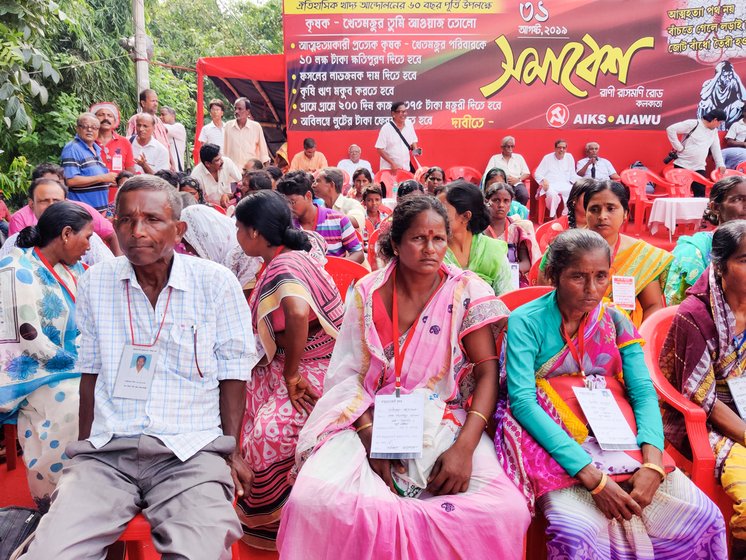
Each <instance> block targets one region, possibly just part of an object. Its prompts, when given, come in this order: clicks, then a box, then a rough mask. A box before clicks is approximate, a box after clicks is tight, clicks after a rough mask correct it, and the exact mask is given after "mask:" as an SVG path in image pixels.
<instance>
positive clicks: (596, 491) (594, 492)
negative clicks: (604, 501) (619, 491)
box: [591, 473, 609, 496]
mask: <svg viewBox="0 0 746 560" xmlns="http://www.w3.org/2000/svg"><path fill="white" fill-rule="evenodd" d="M607 482H609V475H608V474H606V473H603V474H602V475H601V482H599V483H598V486H596V487H595V488H594V489H593V490H591V496H596V495H597V494H600V493H601V492H603V490H604V488H606V483H607Z"/></svg>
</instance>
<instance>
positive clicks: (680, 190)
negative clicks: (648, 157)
mask: <svg viewBox="0 0 746 560" xmlns="http://www.w3.org/2000/svg"><path fill="white" fill-rule="evenodd" d="M619 176H620V178H621V179H622V183H624V185H626V186H627V188H629V190H630V195H631V194H632V191H633V190H634V189H635V188H636V189H637V191H636V192H638V193H639V192H642V193H644V194H645V197H646V198H647V191H646V190H645V189H646V187H647V185H648V183H653V185H654V186H655V187H656V195H655V196H660V195H661V194H662V193H661V192H660V191H661V190H662V191H665V192H666V193H667V194H668V196H673V197H685V196H687V194H686V192H687V190H688V188H689V187H688V185H687V186H682V185H680V184H678V183H676V182H675V181H668V180H665V179H664V178H663V177H661V176H660V175H656V174H655V173H653V172H652V171H650V170H649V169H640V168H630V169H623V170H622V171H621V173H619Z"/></svg>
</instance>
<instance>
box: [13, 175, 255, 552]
mask: <svg viewBox="0 0 746 560" xmlns="http://www.w3.org/2000/svg"><path fill="white" fill-rule="evenodd" d="M180 212H181V201H180V198H179V193H178V192H177V191H176V190H175V189H173V188H172V187H171V186H170V185H169V184H168V183H166V182H165V181H163V180H162V179H159V178H157V177H153V176H151V175H142V176H138V177H134V178H132V179H130V180H128V181H127V182H126V183H125V184H124V185H122V187H121V188H120V190H119V193H118V195H117V201H116V219H115V228H116V232H117V236H118V237H119V242H120V244H121V246H122V250H123V252H124V256H122V257H118V258H116V259H111V260H109V261H105V262H102V263H99V264H97V265H96V266H94V267H91V269H90V270H88V272H87V273H86V274H85V275H84V276H83V277H82V278H81V279H80V281H79V283H78V294H77V296H78V297H77V304H76V312H77V323H78V325H79V327H80V329H81V331H82V332H81V334H82V336H81V347H80V353H79V357H78V364H77V365H78V367H79V368H80V371H81V373H82V376H81V381H80V420H79V429H80V434H79V440H78V441H77V442H73V443H71V444H70V445H68V447H67V449H66V451H65V453H66V454H67V455H68V457H70V462H69V463H68V466H67V467H66V468H65V470H64V472H63V474H62V477H61V478H60V482H59V484H58V485H57V489H56V491H55V495H54V498H53V502H52V506H51V509H50V510H49V513H48V514H47V515H45V516H44V517H43V518H42V521H41V522H40V525H39V530H38V532H37V536H36V538H35V539H34V541H33V542H32V543H31V545H30V547H29V550H28V552H27V553H26V554H25V555H24V556H22V558H24V559H26V560H37V559H38V560H42V559H43V560H46V559H47V558H55V559H56V560H74V559H78V558H103V557H104V556H105V554H106V549H107V547H108V546H109V545H111V544H112V543H113V542H114V541H116V539H117V538H118V537H119V535H120V534H121V533H122V531H123V530H124V528H125V527H126V525H127V523H128V522H129V521H130V520H131V519H132V518H133V517H134V516H135V515H137V514H138V513H142V514H143V515H144V516H145V518H146V519H147V521H148V522H149V523H150V526H151V528H152V533H153V542H154V544H155V548H156V550H157V551H158V552H159V553H160V554H161V555H163V557H166V558H216V559H218V558H220V559H225V558H230V547H231V545H232V543H234V542H235V541H236V540H238V539H239V538H240V537H241V535H242V531H241V525H240V523H239V520H238V517H237V516H236V512H235V510H234V509H233V506H232V503H231V502H232V499H233V494H234V491H235V490H236V489H238V495H239V496H242V495H244V494H245V493H246V492H247V491H248V489H249V486H250V484H251V480H252V473H251V470H250V469H249V467H248V466H247V465H246V463H245V461H244V459H243V456H242V453H241V447H240V443H239V442H240V437H239V435H240V431H241V421H242V419H243V412H244V408H245V398H246V397H245V390H246V389H245V385H246V381H247V380H248V379H249V377H250V372H251V369H252V368H253V367H254V365H255V364H256V363H257V361H258V356H257V353H256V343H255V340H254V335H253V332H252V329H251V310H250V309H249V306H248V304H247V303H246V299H245V298H244V296H243V293H242V291H241V286H240V284H239V283H238V280H237V279H236V277H235V276H234V275H233V273H231V272H230V270H228V269H227V268H225V267H223V266H221V265H218V264H216V263H213V262H211V261H209V260H207V259H200V258H197V257H191V256H188V255H181V254H178V253H176V252H175V251H174V247H175V246H176V244H178V243H179V242H181V239H182V236H183V235H184V232H185V230H186V224H185V223H184V222H182V221H180V220H179V217H180ZM112 310H115V312H114V313H112ZM141 356H145V358H146V360H147V361H148V362H149V363H150V367H149V368H148V369H147V370H146V369H143V370H142V371H140V372H139V373H137V374H135V373H134V370H135V368H134V367H133V366H134V365H135V364H136V363H137V360H138V359H140V357H141Z"/></svg>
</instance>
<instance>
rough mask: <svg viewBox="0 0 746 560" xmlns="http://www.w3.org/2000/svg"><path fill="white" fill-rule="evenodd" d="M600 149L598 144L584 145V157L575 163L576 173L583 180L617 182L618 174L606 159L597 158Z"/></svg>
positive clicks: (589, 143)
mask: <svg viewBox="0 0 746 560" xmlns="http://www.w3.org/2000/svg"><path fill="white" fill-rule="evenodd" d="M600 148H601V146H600V145H599V143H598V142H588V143H587V144H586V145H585V156H586V157H584V158H583V159H581V160H580V161H578V163H577V171H578V175H579V176H580V177H583V178H585V179H597V180H599V181H608V180H609V179H611V180H612V181H619V180H620V179H621V178H620V177H619V174H618V173H617V172H616V169H614V166H613V165H611V162H610V161H609V160H608V159H605V158H602V157H598V150H599V149H600Z"/></svg>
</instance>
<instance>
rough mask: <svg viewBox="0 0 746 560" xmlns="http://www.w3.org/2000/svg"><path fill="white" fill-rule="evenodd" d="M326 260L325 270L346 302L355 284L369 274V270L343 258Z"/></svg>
mask: <svg viewBox="0 0 746 560" xmlns="http://www.w3.org/2000/svg"><path fill="white" fill-rule="evenodd" d="M326 259H327V260H326V266H324V269H325V270H326V271H327V272H328V273H329V276H331V277H332V280H334V284H335V285H336V286H337V289H338V290H339V295H340V296H342V301H345V300H346V299H347V294H348V292H349V291H350V290H351V289H352V287H353V286H354V285H355V282H357V281H358V280H360V279H361V278H362V277H363V276H365V275H366V274H368V270H367V269H366V268H365V267H364V266H363V265H361V264H358V263H356V262H352V261H350V260H347V259H343V258H341V257H326Z"/></svg>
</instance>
